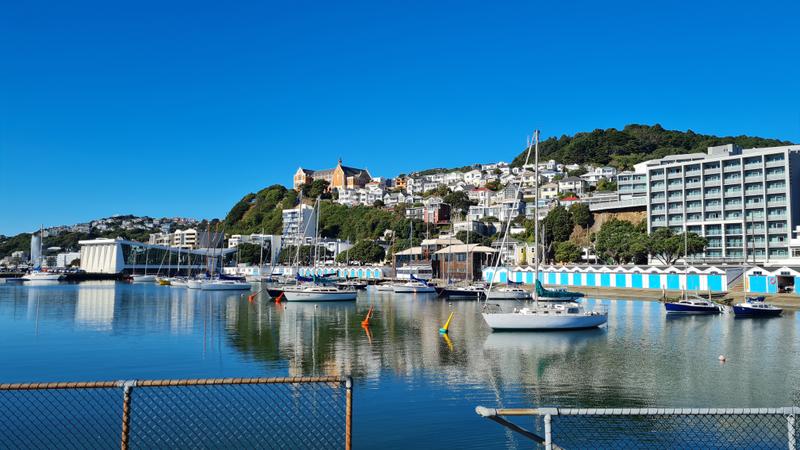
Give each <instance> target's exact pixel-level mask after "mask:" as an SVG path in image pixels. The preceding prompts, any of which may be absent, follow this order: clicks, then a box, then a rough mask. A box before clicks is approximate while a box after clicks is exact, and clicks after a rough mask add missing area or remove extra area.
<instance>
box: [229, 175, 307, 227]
mask: <svg viewBox="0 0 800 450" xmlns="http://www.w3.org/2000/svg"><path fill="white" fill-rule="evenodd" d="M296 204H297V192H295V191H294V190H292V189H287V188H286V187H285V186H281V185H279V184H274V185H272V186H270V187H267V188H264V189H262V190H260V191H258V192H257V193H255V194H254V193H252V192H251V193H249V194H247V195H245V196H244V197H242V199H241V200H239V202H238V203H236V204H235V205H233V208H231V210H230V212H228V215H227V216H225V220H224V222H223V223H224V229H225V233H226V234H252V233H261V232H262V231H263V232H264V233H266V234H281V231H282V229H283V219H282V218H281V212H282V211H283V210H284V209H288V208H292V207H294V206H295V205H296Z"/></svg>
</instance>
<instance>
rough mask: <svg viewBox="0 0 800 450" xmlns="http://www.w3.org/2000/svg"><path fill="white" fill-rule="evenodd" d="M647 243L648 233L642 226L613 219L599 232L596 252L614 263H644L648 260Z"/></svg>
mask: <svg viewBox="0 0 800 450" xmlns="http://www.w3.org/2000/svg"><path fill="white" fill-rule="evenodd" d="M647 244H648V239H647V235H646V233H645V232H644V231H643V230H642V229H641V226H637V225H634V224H632V223H631V222H628V221H626V220H619V219H611V220H609V221H608V222H606V223H604V224H603V226H601V227H600V231H598V232H597V235H596V237H595V252H596V254H597V256H598V257H599V258H601V259H603V260H605V261H607V262H611V263H614V264H627V263H636V264H643V263H645V262H646V261H647Z"/></svg>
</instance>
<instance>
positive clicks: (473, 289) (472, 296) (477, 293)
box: [439, 284, 486, 300]
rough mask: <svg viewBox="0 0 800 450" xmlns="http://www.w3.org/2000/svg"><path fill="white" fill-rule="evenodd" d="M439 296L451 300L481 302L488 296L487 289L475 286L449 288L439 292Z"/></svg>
mask: <svg viewBox="0 0 800 450" xmlns="http://www.w3.org/2000/svg"><path fill="white" fill-rule="evenodd" d="M439 296H440V297H444V298H447V299H451V300H480V299H482V298H484V297H485V296H486V288H485V287H484V286H479V285H475V284H470V285H467V286H447V287H444V288H441V290H439Z"/></svg>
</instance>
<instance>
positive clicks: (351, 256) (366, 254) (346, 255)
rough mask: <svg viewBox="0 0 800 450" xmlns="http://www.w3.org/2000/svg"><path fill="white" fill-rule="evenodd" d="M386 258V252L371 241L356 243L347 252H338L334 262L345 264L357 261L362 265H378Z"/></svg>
mask: <svg viewBox="0 0 800 450" xmlns="http://www.w3.org/2000/svg"><path fill="white" fill-rule="evenodd" d="M384 258H386V251H385V250H384V249H383V247H381V246H380V245H378V244H376V243H375V242H373V241H368V240H361V241H358V242H356V244H355V245H354V246H353V248H351V249H350V251H348V252H340V253H339V255H338V256H337V257H336V262H340V263H347V262H351V261H357V262H360V263H362V264H366V263H378V262H381V261H383V260H384Z"/></svg>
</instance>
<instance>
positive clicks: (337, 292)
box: [283, 286, 357, 302]
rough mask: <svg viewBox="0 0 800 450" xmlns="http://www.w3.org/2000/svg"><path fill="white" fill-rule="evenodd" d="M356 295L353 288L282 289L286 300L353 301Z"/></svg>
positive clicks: (315, 287)
mask: <svg viewBox="0 0 800 450" xmlns="http://www.w3.org/2000/svg"><path fill="white" fill-rule="evenodd" d="M356 295H357V293H356V291H355V289H348V290H342V289H336V288H333V287H326V286H312V287H299V288H287V289H284V291H283V298H285V299H286V301H287V302H335V301H353V300H355V299H356Z"/></svg>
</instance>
